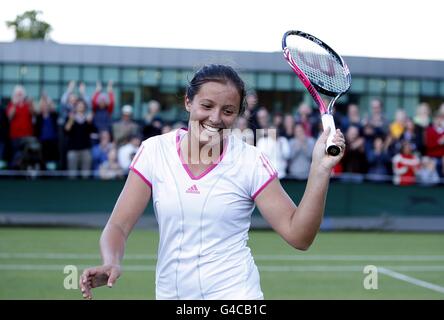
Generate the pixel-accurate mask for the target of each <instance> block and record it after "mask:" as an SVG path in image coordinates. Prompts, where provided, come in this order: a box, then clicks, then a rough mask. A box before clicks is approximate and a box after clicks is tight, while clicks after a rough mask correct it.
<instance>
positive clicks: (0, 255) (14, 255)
mask: <svg viewBox="0 0 444 320" xmlns="http://www.w3.org/2000/svg"><path fill="white" fill-rule="evenodd" d="M253 258H254V259H255V260H258V261H259V260H275V261H366V262H369V261H444V256H442V255H304V254H302V255H270V254H268V255H260V254H258V255H254V254H253ZM0 259H54V260H56V259H63V260H64V259H78V260H88V259H100V255H98V254H78V253H43V252H42V253H34V252H29V253H26V252H0ZM124 259H125V260H155V259H157V255H155V254H128V255H125V257H124Z"/></svg>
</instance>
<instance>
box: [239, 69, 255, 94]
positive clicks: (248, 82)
mask: <svg viewBox="0 0 444 320" xmlns="http://www.w3.org/2000/svg"><path fill="white" fill-rule="evenodd" d="M240 77H241V79H242V80H243V81H244V83H245V87H246V89H247V90H248V89H254V88H256V75H255V74H254V73H250V72H248V73H242V74H240Z"/></svg>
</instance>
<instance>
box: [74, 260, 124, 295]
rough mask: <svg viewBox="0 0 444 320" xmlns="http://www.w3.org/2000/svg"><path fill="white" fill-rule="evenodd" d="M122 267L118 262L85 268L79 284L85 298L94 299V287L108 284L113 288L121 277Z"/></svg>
mask: <svg viewBox="0 0 444 320" xmlns="http://www.w3.org/2000/svg"><path fill="white" fill-rule="evenodd" d="M121 271H122V269H121V267H120V265H117V264H112V265H103V266H98V267H92V268H88V269H85V270H84V271H83V273H82V275H81V276H80V280H79V282H80V283H79V284H80V290H81V291H82V294H83V298H85V299H92V293H91V289H92V288H97V287H101V286H104V285H107V286H108V287H109V288H112V286H113V284H114V283H115V282H116V280H117V278H119V277H120V274H121Z"/></svg>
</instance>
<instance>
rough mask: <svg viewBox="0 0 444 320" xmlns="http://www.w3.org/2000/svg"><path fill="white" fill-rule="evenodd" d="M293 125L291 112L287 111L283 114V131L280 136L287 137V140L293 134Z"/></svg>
mask: <svg viewBox="0 0 444 320" xmlns="http://www.w3.org/2000/svg"><path fill="white" fill-rule="evenodd" d="M294 125H295V121H294V118H293V116H292V115H291V114H289V113H287V114H285V116H284V125H283V127H284V128H283V132H282V133H281V135H282V136H284V137H285V138H287V140H290V139H292V138H293V136H294Z"/></svg>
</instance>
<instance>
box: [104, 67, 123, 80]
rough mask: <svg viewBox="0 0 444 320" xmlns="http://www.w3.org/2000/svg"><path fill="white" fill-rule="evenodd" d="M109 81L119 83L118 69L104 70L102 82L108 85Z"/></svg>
mask: <svg viewBox="0 0 444 320" xmlns="http://www.w3.org/2000/svg"><path fill="white" fill-rule="evenodd" d="M109 80H112V81H113V82H114V83H117V82H119V69H118V68H103V70H102V81H103V82H106V83H108V81H109Z"/></svg>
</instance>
